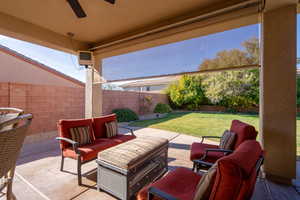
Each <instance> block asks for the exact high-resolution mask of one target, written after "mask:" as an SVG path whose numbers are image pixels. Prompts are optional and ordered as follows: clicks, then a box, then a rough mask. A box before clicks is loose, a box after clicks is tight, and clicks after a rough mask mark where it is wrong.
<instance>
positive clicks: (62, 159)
mask: <svg viewBox="0 0 300 200" xmlns="http://www.w3.org/2000/svg"><path fill="white" fill-rule="evenodd" d="M64 162H65V157H64V156H63V155H61V162H60V171H64Z"/></svg>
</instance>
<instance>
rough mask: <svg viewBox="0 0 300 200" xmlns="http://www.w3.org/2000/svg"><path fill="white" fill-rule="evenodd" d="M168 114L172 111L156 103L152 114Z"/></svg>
mask: <svg viewBox="0 0 300 200" xmlns="http://www.w3.org/2000/svg"><path fill="white" fill-rule="evenodd" d="M169 112H172V109H171V107H170V106H169V105H168V104H163V103H158V104H156V106H155V108H154V113H169Z"/></svg>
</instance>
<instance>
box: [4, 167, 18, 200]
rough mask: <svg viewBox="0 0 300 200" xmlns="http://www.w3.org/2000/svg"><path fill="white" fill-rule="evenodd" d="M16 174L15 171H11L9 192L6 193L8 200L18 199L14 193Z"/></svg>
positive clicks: (9, 174) (8, 185) (8, 184)
mask: <svg viewBox="0 0 300 200" xmlns="http://www.w3.org/2000/svg"><path fill="white" fill-rule="evenodd" d="M14 174H15V169H12V170H10V171H9V173H8V177H7V178H8V183H7V191H6V199H7V200H15V199H16V197H15V195H14V194H13V191H12V184H13V178H14Z"/></svg>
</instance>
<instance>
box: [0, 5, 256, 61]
mask: <svg viewBox="0 0 300 200" xmlns="http://www.w3.org/2000/svg"><path fill="white" fill-rule="evenodd" d="M258 2H259V1H258V0H201V1H195V0H186V1H182V0H166V1H163V3H162V2H161V1H158V0H154V1H140V0H131V1H117V2H116V4H115V5H111V4H108V3H107V2H105V1H103V0H89V1H80V4H81V5H82V7H83V8H84V10H85V12H86V13H87V17H86V18H81V19H79V18H77V17H76V16H75V14H74V13H73V11H72V10H71V8H70V6H69V4H68V3H67V1H61V0H59V1H58V0H57V1H43V3H40V2H39V1H38V0H26V1H20V0H10V1H5V2H2V3H1V5H0V34H3V35H7V36H11V37H14V38H17V39H21V40H25V41H29V42H33V43H37V44H40V45H44V46H47V47H50V48H55V49H59V50H63V51H66V52H71V53H75V52H76V51H77V50H92V51H95V53H96V54H101V55H102V57H107V56H113V55H118V54H123V53H127V52H130V51H136V50H140V49H144V48H149V47H154V46H158V45H162V44H166V43H171V42H176V41H181V40H184V39H189V38H193V37H199V36H201V35H207V34H211V33H215V32H220V31H224V30H228V29H233V28H237V27H240V26H244V25H249V24H254V23H257V22H258V12H257V6H255V5H257V3H258ZM238 8H240V9H239V10H238ZM226 9H227V10H226ZM232 11H235V12H232ZM69 33H72V34H74V36H73V37H72V38H70V36H69Z"/></svg>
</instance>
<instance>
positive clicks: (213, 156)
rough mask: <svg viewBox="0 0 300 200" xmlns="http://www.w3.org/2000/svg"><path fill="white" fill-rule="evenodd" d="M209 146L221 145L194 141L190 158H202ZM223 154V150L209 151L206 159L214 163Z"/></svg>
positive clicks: (215, 147)
mask: <svg viewBox="0 0 300 200" xmlns="http://www.w3.org/2000/svg"><path fill="white" fill-rule="evenodd" d="M208 148H213V149H218V148H219V147H218V146H217V145H213V144H206V143H198V142H194V143H193V144H192V147H191V155H190V159H191V160H195V159H200V158H201V157H202V156H203V155H204V154H205V149H208ZM223 156H224V153H222V152H209V153H208V156H207V157H206V159H204V161H207V162H211V163H214V162H216V161H217V160H218V159H219V158H221V157H223Z"/></svg>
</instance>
